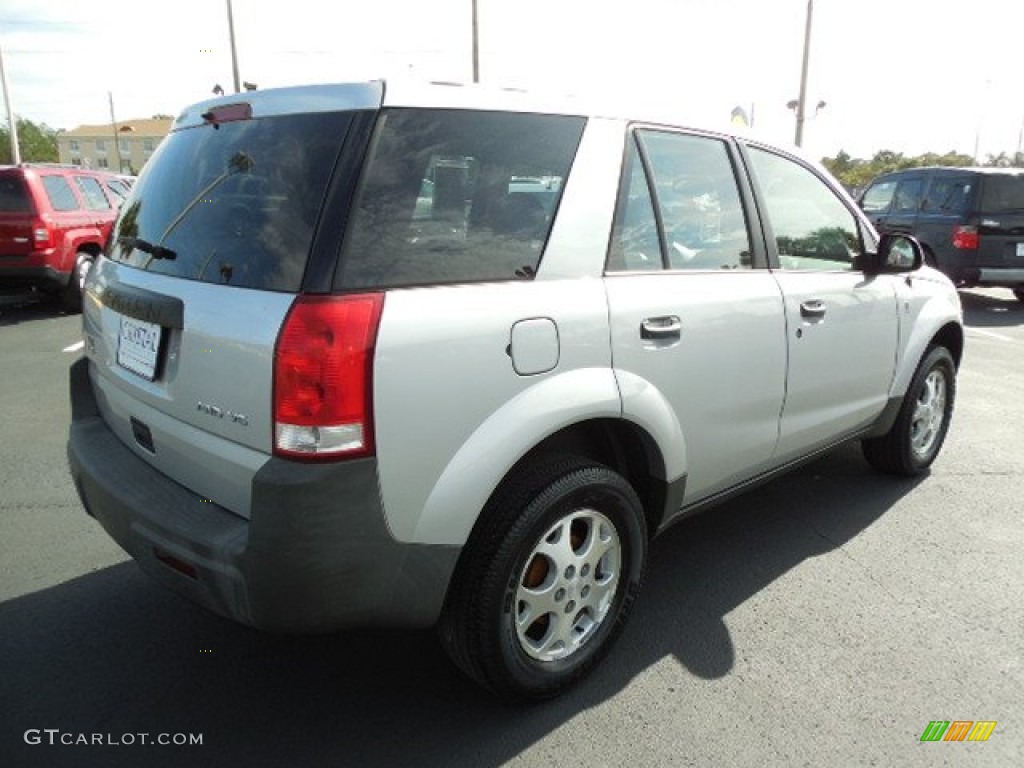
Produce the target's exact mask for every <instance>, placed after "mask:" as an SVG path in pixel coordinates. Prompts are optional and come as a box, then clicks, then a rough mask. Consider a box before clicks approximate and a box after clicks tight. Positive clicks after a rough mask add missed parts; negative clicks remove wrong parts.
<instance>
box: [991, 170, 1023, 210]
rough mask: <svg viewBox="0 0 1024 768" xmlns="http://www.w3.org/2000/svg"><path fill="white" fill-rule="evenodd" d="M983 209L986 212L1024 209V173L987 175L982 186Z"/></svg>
mask: <svg viewBox="0 0 1024 768" xmlns="http://www.w3.org/2000/svg"><path fill="white" fill-rule="evenodd" d="M981 209H982V210H983V211H985V212H986V213H995V212H998V211H1022V210H1024V174H1022V175H1016V174H1012V175H1011V174H1006V175H1005V176H985V177H984V181H982V187H981Z"/></svg>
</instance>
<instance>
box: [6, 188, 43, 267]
mask: <svg viewBox="0 0 1024 768" xmlns="http://www.w3.org/2000/svg"><path fill="white" fill-rule="evenodd" d="M35 220H36V207H35V203H34V201H33V200H32V195H31V194H30V192H29V188H28V185H27V184H26V183H25V178H24V175H23V174H22V173H21V171H20V170H19V169H17V168H0V269H2V268H3V267H4V266H5V265H7V266H10V265H11V264H12V263H15V262H20V260H21V259H23V258H24V257H25V256H28V255H29V254H30V253H31V252H32V250H33V242H34V238H35V233H34V232H33V224H34V222H35Z"/></svg>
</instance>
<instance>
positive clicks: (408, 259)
mask: <svg viewBox="0 0 1024 768" xmlns="http://www.w3.org/2000/svg"><path fill="white" fill-rule="evenodd" d="M583 126H584V119H583V118H582V117H567V116H552V115H535V114H516V113H505V112H484V111H470V110H412V109H393V110H386V111H385V112H384V113H383V114H382V117H381V120H380V122H379V123H378V127H377V133H376V137H375V140H374V143H373V145H372V155H371V158H370V160H369V162H368V165H367V167H366V170H365V171H364V177H363V180H362V181H361V183H360V188H359V190H358V191H357V194H356V200H355V204H354V208H353V213H352V218H351V224H350V226H349V229H348V234H347V236H346V239H345V244H344V246H343V251H342V260H341V268H340V270H339V273H338V276H337V280H336V283H337V286H336V287H338V288H341V289H345V290H351V289H363V288H393V287H401V286H411V285H430V284H440V283H460V282H479V281H491V280H516V279H530V278H532V277H533V276H534V275H535V274H536V271H537V267H538V265H539V263H540V258H541V254H542V252H543V249H544V244H545V241H546V240H547V236H548V232H549V231H550V229H551V222H552V219H553V218H554V213H555V209H556V207H557V205H558V201H559V199H560V197H561V193H562V188H563V186H564V183H565V179H566V176H567V175H568V173H569V167H570V166H571V165H572V161H573V158H574V157H575V155H576V148H577V146H578V145H579V141H580V137H581V135H582V133H583Z"/></svg>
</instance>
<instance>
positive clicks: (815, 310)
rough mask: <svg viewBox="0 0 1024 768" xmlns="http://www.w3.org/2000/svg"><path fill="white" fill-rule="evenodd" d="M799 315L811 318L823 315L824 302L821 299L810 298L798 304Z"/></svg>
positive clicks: (818, 317)
mask: <svg viewBox="0 0 1024 768" xmlns="http://www.w3.org/2000/svg"><path fill="white" fill-rule="evenodd" d="M800 316H801V317H806V318H808V319H811V320H815V319H820V318H822V317H824V316H825V302H824V301H822V300H821V299H810V300H808V301H805V302H802V303H801V304H800Z"/></svg>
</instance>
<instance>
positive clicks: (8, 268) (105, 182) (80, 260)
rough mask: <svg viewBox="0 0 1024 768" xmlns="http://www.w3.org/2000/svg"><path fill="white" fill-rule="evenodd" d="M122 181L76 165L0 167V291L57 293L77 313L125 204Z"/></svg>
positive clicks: (114, 175) (66, 305)
mask: <svg viewBox="0 0 1024 768" xmlns="http://www.w3.org/2000/svg"><path fill="white" fill-rule="evenodd" d="M118 178H119V177H118V176H117V175H116V174H113V173H105V172H102V171H90V170H85V169H82V168H78V167H76V166H61V165H47V164H32V163H26V164H22V165H17V166H0V290H4V291H9V290H11V289H16V290H19V289H32V290H38V291H42V292H47V293H56V294H58V295H59V296H60V298H61V301H62V303H63V305H64V307H65V308H66V309H68V310H71V311H77V310H78V309H79V308H80V307H81V303H82V284H83V283H84V281H85V276H86V275H87V274H88V273H89V269H90V267H92V263H93V260H94V259H95V258H96V257H97V256H98V255H99V254H100V253H101V252H102V250H103V246H104V244H105V243H106V240H107V237H108V235H109V234H110V229H111V227H112V226H113V224H114V219H115V218H117V209H118V206H119V205H120V203H121V201H122V200H123V195H122V193H121V192H119V191H118V188H117V187H116V186H113V185H114V184H115V183H116V182H117V181H118Z"/></svg>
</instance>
